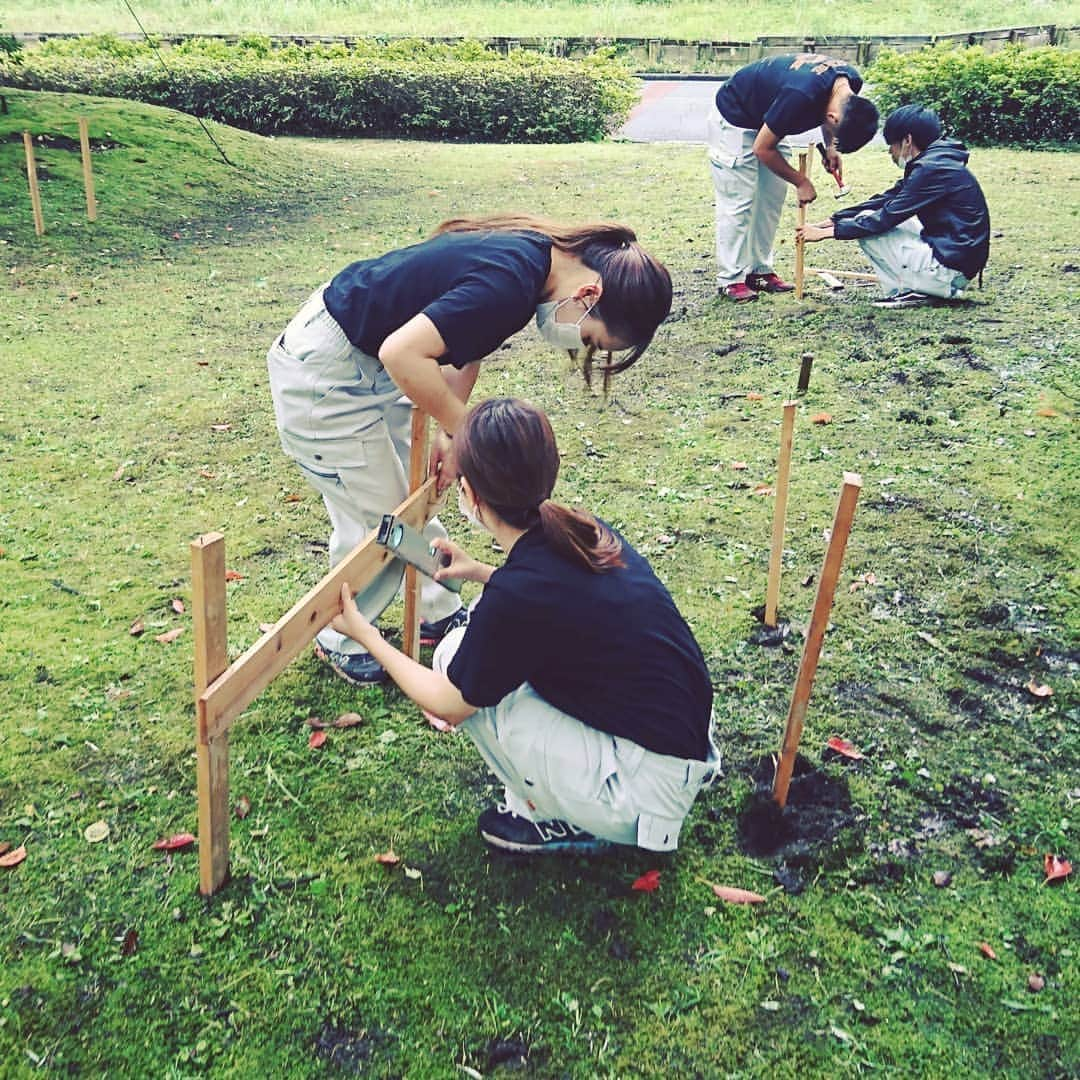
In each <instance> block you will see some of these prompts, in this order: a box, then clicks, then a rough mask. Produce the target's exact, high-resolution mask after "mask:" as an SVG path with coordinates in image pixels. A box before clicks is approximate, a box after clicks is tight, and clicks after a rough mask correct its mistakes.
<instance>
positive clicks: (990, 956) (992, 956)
mask: <svg viewBox="0 0 1080 1080" xmlns="http://www.w3.org/2000/svg"><path fill="white" fill-rule="evenodd" d="M979 952H981V953H982V954H983V956H985V957H986V959H987V960H996V959H997V953H996V952H994V950H993V949H991V948H990V946H989V945H987V943H986V942H985V941H980V942H979Z"/></svg>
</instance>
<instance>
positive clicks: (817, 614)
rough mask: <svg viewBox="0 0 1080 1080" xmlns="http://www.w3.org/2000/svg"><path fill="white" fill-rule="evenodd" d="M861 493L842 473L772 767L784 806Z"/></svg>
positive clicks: (855, 479)
mask: <svg viewBox="0 0 1080 1080" xmlns="http://www.w3.org/2000/svg"><path fill="white" fill-rule="evenodd" d="M861 489H862V477H861V476H859V474H858V473H849V472H846V473H844V484H843V487H842V488H841V489H840V500H839V502H837V504H836V514H835V516H834V517H833V526H832V534H831V535H830V537H829V545H828V547H827V548H826V549H825V561H824V563H823V564H822V567H821V575H820V577H819V580H818V589H817V598H816V599H815V600H814V610H813V613H812V614H811V616H810V626H809V628H808V629H807V631H806V644H805V645H803V653H802V660H800V661H799V673H798V675H797V676H796V677H795V690H794V692H793V693H792V695H791V707H790V708H789V709H788V715H787V727H786V728H785V730H784V745H783V747H782V748H781V750H780V760H779V761H778V762H777V765H776V776H775V777H774V778H773V798H774V799H775V800H776V801H777V802H778V803H779V804H780V806H784V804H785V803H786V802H787V796H788V787H789V785H790V784H791V771H792V769H793V768H794V767H795V755H796V754H797V753H798V750H799V739H800V738H801V737H802V729H803V721H804V720H805V719H806V706H807V704H808V702H809V701H810V691H811V690H812V689H813V686H814V676H815V675H816V674H817V666H818V660H819V659H820V658H821V646H822V644H823V643H824V641H825V629H826V627H827V626H828V625H829V612H830V611H832V605H833V596H834V595H835V593H836V583H837V581H838V580H839V577H840V565H841V563H843V561H844V550H845V548H846V547H847V541H848V536H849V535H850V533H851V522H852V519H853V518H854V517H855V504H856V502H858V499H859V491H860V490H861Z"/></svg>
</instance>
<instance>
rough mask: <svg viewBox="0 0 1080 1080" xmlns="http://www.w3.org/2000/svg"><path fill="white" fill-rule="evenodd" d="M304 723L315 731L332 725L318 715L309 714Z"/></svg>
mask: <svg viewBox="0 0 1080 1080" xmlns="http://www.w3.org/2000/svg"><path fill="white" fill-rule="evenodd" d="M304 723H305V724H307V726H308V727H309V728H311V729H312V730H313V731H322V729H323V728H328V727H329V726H330V725H329V724H328V723H327V722H326V721H325V720H323V719H321V718H320V717H318V716H309V717H308V718H307V720H305V721H304Z"/></svg>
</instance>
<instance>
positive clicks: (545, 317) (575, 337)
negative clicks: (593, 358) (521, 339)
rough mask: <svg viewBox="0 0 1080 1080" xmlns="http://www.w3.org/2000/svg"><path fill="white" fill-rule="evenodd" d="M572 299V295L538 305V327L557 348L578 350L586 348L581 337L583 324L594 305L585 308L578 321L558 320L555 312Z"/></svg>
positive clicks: (545, 337) (571, 350)
mask: <svg viewBox="0 0 1080 1080" xmlns="http://www.w3.org/2000/svg"><path fill="white" fill-rule="evenodd" d="M572 299H573V297H572V296H567V297H564V298H563V299H562V300H548V301H547V302H546V303H543V304H538V305H537V307H536V329H537V330H539V331H540V336H541V337H542V338H543V339H544V340H545V341H546V342H547V343H548V344H549V345H554V346H555V348H556V349H566V350H567V351H568V352H577V350H578V349H584V348H585V342H584V341H582V339H581V324H582V323H583V322H584V321H585V319H586V318H587V317H588V315H589V313H590V312H591V311H592V309H593V305H591V304H590V305H589V307H587V308H586V309H585V314H584V315H582V316H581V318H580V319H578V321H577V322H572V323H568V322H557V321H556V319H555V312H557V311H558V310H559V308H561V307H562V306H563V304H565V303H568V302H569V301H570V300H572Z"/></svg>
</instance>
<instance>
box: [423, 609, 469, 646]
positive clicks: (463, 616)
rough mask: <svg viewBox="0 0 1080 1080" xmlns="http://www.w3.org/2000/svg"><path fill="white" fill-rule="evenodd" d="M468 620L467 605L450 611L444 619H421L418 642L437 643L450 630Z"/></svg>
mask: <svg viewBox="0 0 1080 1080" xmlns="http://www.w3.org/2000/svg"><path fill="white" fill-rule="evenodd" d="M468 622H469V609H468V608H467V607H459V608H458V609H457V611H451V612H450V614H449V615H447V616H446V618H445V619H439V620H437V621H436V622H428V621H427V620H426V619H421V620H420V644H421V645H438V644H439V642H440V641H442V639H443V638H444V637H446V635H447V634H449V633H450V631H451V630H456V629H457V628H458V627H459V626H465V625H467V624H468Z"/></svg>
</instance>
